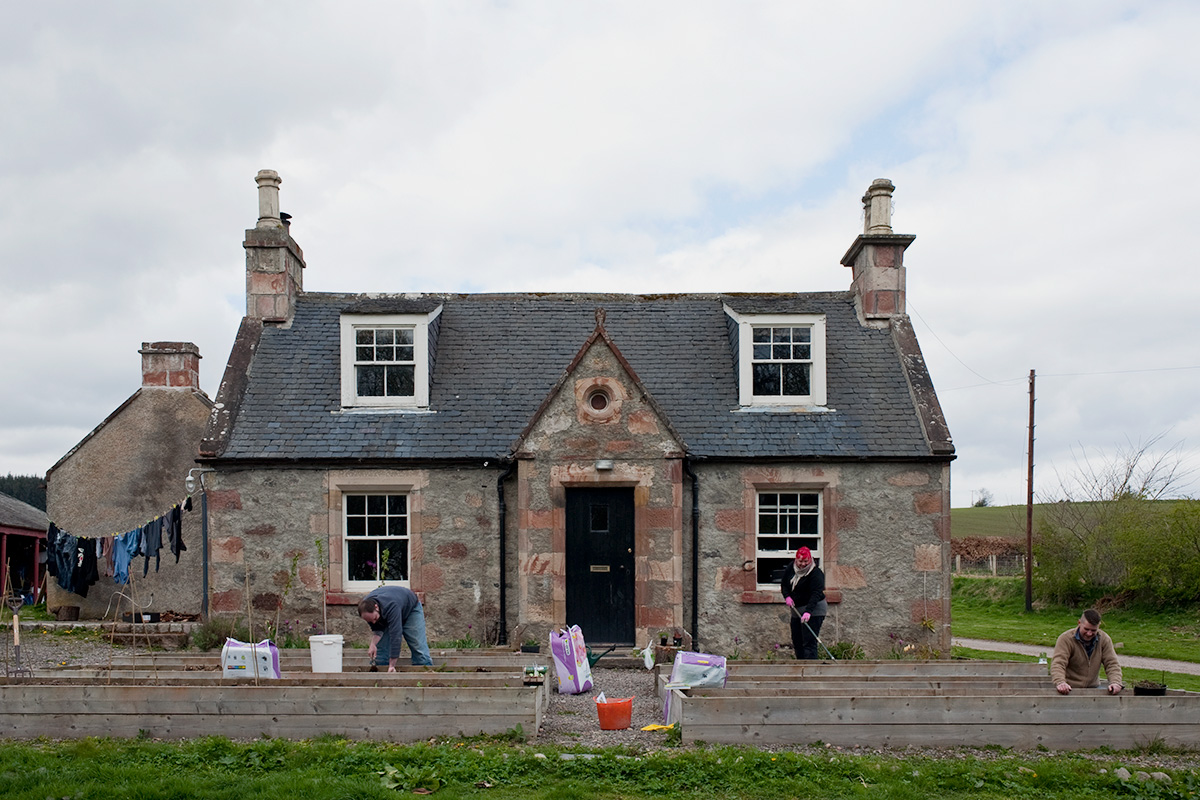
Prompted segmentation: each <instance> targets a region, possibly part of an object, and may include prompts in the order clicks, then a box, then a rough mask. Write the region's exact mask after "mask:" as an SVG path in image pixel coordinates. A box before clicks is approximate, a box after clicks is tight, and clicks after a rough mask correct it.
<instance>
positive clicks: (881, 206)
mask: <svg viewBox="0 0 1200 800" xmlns="http://www.w3.org/2000/svg"><path fill="white" fill-rule="evenodd" d="M895 190H896V187H895V185H893V184H892V182H891V181H889V180H888V179H887V178H876V179H875V180H873V181H871V186H870V187H869V188H868V189H867V193H866V194H864V195H863V199H862V200H863V233H865V234H866V235H867V236H876V235H879V234H886V233H891V232H892V192H894V191H895Z"/></svg>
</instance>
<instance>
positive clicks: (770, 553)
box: [754, 486, 825, 591]
mask: <svg viewBox="0 0 1200 800" xmlns="http://www.w3.org/2000/svg"><path fill="white" fill-rule="evenodd" d="M767 494H770V495H790V494H794V495H797V496H798V497H797V526H796V528H797V532H796V533H787V534H782V533H765V534H764V533H762V531H761V530H759V526H760V525H761V523H762V516H761V511H762V498H763V495H767ZM802 495H815V496H816V498H817V506H816V512H815V514H814V513H812V512H810V511H806V509H810V508H811V505H805V504H803V503H802V502H799V501H800V497H799V496H802ZM804 516H815V518H816V521H817V532H816V533H815V534H811V533H800V532H799V530H800V525H799V520H800V518H801V517H804ZM785 535H786V536H787V537H789V538H792V539H803V540H805V541H804V542H803V544H804V546H806V547H808V549H809V550H811V551H812V556H813V560H814V561H815V562H816V563H817V564H818V566H819V565H820V564H821V563H822V560H823V557H824V555H825V493H824V491H822V490H821V489H816V488H804V487H795V486H759V487H756V488H755V490H754V574H755V588H756V589H757V590H758V591H769V590H772V589H773V590H778V589H779V584H778V583H760V582H758V572H759V567H758V562H759V560H760V559H763V558H770V559H790V560H794V559H795V558H796V550H798V549H799V545H797V546H796V547H791V548H788V549H785V550H764V549H763V548H761V547H760V546H759V545H760V542H759V537H760V536H781V537H782V536H785ZM814 538H815V539H816V542H815V545H816V546H815V547H814V546H813V545H812V544H809V543H808V541H809V540H811V539H814Z"/></svg>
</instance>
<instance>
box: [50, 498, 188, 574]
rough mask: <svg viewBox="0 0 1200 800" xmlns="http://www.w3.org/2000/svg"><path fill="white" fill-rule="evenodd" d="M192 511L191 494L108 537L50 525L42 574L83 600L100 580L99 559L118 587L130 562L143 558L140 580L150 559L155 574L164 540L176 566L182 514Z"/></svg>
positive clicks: (181, 541) (181, 545) (181, 537)
mask: <svg viewBox="0 0 1200 800" xmlns="http://www.w3.org/2000/svg"><path fill="white" fill-rule="evenodd" d="M191 510H192V498H191V495H188V497H187V498H186V499H185V500H183V502H182V504H180V503H176V504H175V505H173V506H171V508H170V510H169V511H167V512H166V513H165V514H160V515H159V516H157V517H154V518H153V519H150V520H148V521H147V522H146V523H144V524H142V525H139V526H138V527H136V528H133V529H132V530H128V531H124V532H122V533H115V534H112V535H110V536H99V537H93V536H74V535H72V534H70V533H68V532H67V531H64V530H62V529H61V528H59V527H58V526H57V525H55V524H54V523H53V522H51V523H50V527H49V528H47V530H46V572H47V573H48V574H49V575H51V576H52V577H54V578H55V579H56V580H57V581H58V585H59V586H60V587H62V588H63V589H64V590H65V591H68V592H73V593H75V594H77V595H79V596H80V597H87V596H88V590H89V589H90V588H91V586H92V585H93V584H95V583H96V582H97V581H98V580H100V568H99V565H100V563H101V560H103V564H104V574H105V576H106V577H108V576H110V577H112V579H113V581H114V582H115V583H117V584H120V585H122V586H123V585H125V584H127V583H129V569H130V565H131V564H132V562H133V559H134V558H136V557H137V556H144V557H145V563H144V564H143V566H142V577H145V576H147V575H148V574H149V573H150V558H151V556H153V557H154V571H155V572H158V568H159V564H160V558H159V556H160V551H161V550H162V547H163V539H164V537H165V538H166V540H167V546H168V547H169V548H170V550H171V552H172V553H173V554H174V555H175V563H176V564H178V563H179V554H180V553H182V552H183V551H184V550H187V545H185V544H184V543H183V525H182V522H183V513H182V512H183V511H191Z"/></svg>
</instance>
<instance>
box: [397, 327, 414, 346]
mask: <svg viewBox="0 0 1200 800" xmlns="http://www.w3.org/2000/svg"><path fill="white" fill-rule="evenodd" d="M412 343H413V330H412V328H397V329H396V344H412Z"/></svg>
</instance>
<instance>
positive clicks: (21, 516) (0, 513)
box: [0, 492, 50, 531]
mask: <svg viewBox="0 0 1200 800" xmlns="http://www.w3.org/2000/svg"><path fill="white" fill-rule="evenodd" d="M0 525H4V526H6V527H9V528H27V529H28V530H31V531H45V530H46V528H48V527H49V526H50V518H49V517H47V516H46V512H45V511H42V510H41V509H40V508H37V507H35V506H31V505H29V503H26V502H25V501H23V500H18V499H17V498H15V497H13V496H12V495H8V494H4V493H2V492H0Z"/></svg>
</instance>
